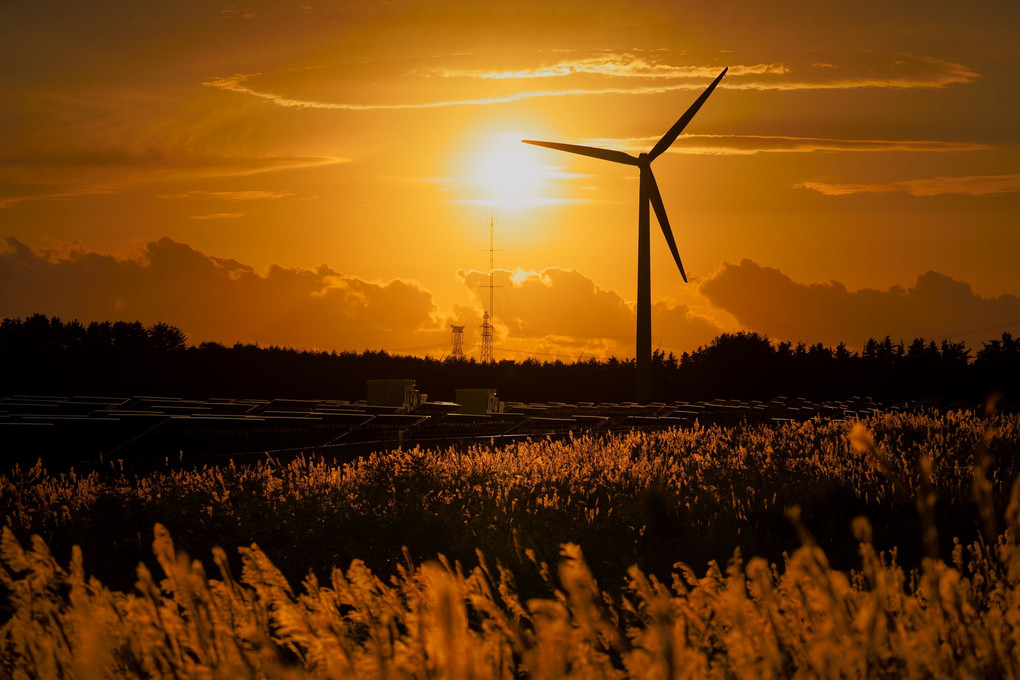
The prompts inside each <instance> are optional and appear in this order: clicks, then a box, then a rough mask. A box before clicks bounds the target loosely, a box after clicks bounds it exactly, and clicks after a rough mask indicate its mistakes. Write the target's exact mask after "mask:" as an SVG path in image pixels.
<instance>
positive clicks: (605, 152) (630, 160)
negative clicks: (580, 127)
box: [521, 139, 638, 165]
mask: <svg viewBox="0 0 1020 680" xmlns="http://www.w3.org/2000/svg"><path fill="white" fill-rule="evenodd" d="M521 141H522V142H524V143H525V144H534V145H535V146H544V147H548V148H550V149H556V150H557V151H569V152H570V153H579V154H581V155H582V156H591V157H592V158H599V159H601V160H604V161H612V162H614V163H624V164H626V165H637V164H638V159H636V158H634V157H633V156H631V155H630V154H627V153H624V152H622V151H613V150H612V149H598V148H595V147H594V146H578V145H577V144H560V143H559V142H536V141H535V140H533V139H522V140H521Z"/></svg>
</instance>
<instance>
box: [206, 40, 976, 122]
mask: <svg viewBox="0 0 1020 680" xmlns="http://www.w3.org/2000/svg"><path fill="white" fill-rule="evenodd" d="M759 57H760V58H759ZM542 58H543V55H542V54H541V53H540V54H538V55H537V56H536V57H534V59H542ZM468 59H472V60H475V61H477V55H464V54H452V55H440V56H437V57H435V58H434V60H433V61H434V62H435V63H434V64H433V65H431V66H428V67H425V68H421V67H417V68H413V69H409V70H407V69H405V70H396V69H397V68H398V66H396V65H387V64H384V63H371V64H368V63H366V64H364V65H363V70H364V71H365V72H371V73H372V76H373V82H374V83H378V82H385V83H387V87H386V88H385V90H384V92H385V95H384V96H385V99H381V98H380V95H379V92H380V89H379V88H378V87H374V86H373V87H365V86H364V83H362V82H360V81H359V77H360V75H362V74H358V73H356V72H352V71H351V70H350V69H349V68H347V67H343V68H340V67H321V68H313V69H297V70H296V69H284V70H280V71H275V72H255V73H237V74H234V75H230V76H224V77H220V78H214V79H211V80H208V81H206V82H204V83H203V84H204V85H206V86H207V87H212V88H216V89H219V90H224V91H228V92H235V93H239V94H245V95H248V96H250V97H255V98H257V99H261V100H263V101H267V102H270V103H272V104H275V105H277V106H281V107H285V108H298V109H325V110H341V111H380V110H401V109H435V108H443V107H450V106H486V105H492V104H501V103H509V102H517V101H524V100H528V99H536V98H546V97H575V96H597V95H617V94H627V95H641V94H662V93H667V92H677V91H684V90H701V89H703V88H704V87H705V86H706V85H708V83H709V82H710V81H711V80H712V79H713V78H715V77H716V76H717V75H718V74H719V72H720V71H721V70H722V68H723V67H724V66H726V65H727V64H728V65H729V68H730V71H729V73H728V75H727V77H726V78H725V79H724V80H723V81H722V83H721V84H720V87H721V88H724V89H735V90H818V89H841V90H845V89H859V88H898V89H911V88H944V87H948V86H950V85H954V84H961V83H970V82H973V81H975V80H977V79H978V78H980V74H978V73H977V72H975V71H974V70H972V69H970V68H968V67H967V66H964V65H962V64H958V63H955V62H952V61H948V60H944V59H939V58H937V57H930V56H923V55H913V54H904V53H899V52H841V53H831V54H829V53H810V52H809V53H775V54H764V55H741V54H735V53H730V52H726V53H711V54H696V53H690V52H671V51H666V50H659V51H655V52H645V53H641V52H637V51H635V52H631V53H605V52H599V53H594V54H592V53H588V54H578V55H573V56H572V58H570V59H560V60H558V61H556V62H554V63H551V64H548V63H544V62H539V63H533V64H528V65H525V66H512V67H508V68H489V69H478V68H466V67H464V66H462V65H461V62H464V61H467V60H468ZM399 68H403V66H402V65H401V66H400V67H399ZM388 69H389V70H388ZM296 71H300V77H299V76H298V75H297V74H296V73H295V72H296ZM536 81H541V82H542V83H548V85H549V86H548V87H542V88H538V89H521V85H523V84H530V83H533V82H536ZM325 83H329V87H328V88H327V87H325V85H324V84H325ZM344 83H348V86H344ZM465 91H470V92H472V93H476V94H474V95H473V96H470V97H464V96H463V92H465ZM326 92H330V93H332V92H344V93H346V94H345V99H343V100H335V99H333V98H331V97H330V96H328V95H326V94H325V93H326ZM358 93H362V94H360V95H359V94H358Z"/></svg>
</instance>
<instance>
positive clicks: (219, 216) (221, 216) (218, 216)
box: [188, 213, 244, 220]
mask: <svg viewBox="0 0 1020 680" xmlns="http://www.w3.org/2000/svg"><path fill="white" fill-rule="evenodd" d="M238 217H244V213H211V214H209V215H190V216H189V217H188V219H189V220H235V219H237V218H238Z"/></svg>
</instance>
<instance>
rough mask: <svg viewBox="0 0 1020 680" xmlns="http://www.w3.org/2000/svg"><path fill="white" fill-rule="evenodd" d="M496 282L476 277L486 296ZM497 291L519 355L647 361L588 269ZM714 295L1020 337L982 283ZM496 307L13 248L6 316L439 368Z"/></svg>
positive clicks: (978, 336)
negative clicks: (368, 353) (401, 357)
mask: <svg viewBox="0 0 1020 680" xmlns="http://www.w3.org/2000/svg"><path fill="white" fill-rule="evenodd" d="M482 276H483V275H482V274H480V273H478V272H468V273H464V272H462V273H461V279H462V281H463V282H464V284H465V286H468V287H469V289H471V290H473V291H475V292H476V293H477V291H479V290H481V289H480V288H478V286H477V285H476V284H478V283H479V282H480V281H481V279H479V277H482ZM484 278H487V276H486V277H484ZM498 278H499V279H500V281H499V282H498V283H500V284H501V285H502V286H503V290H504V292H505V293H506V294H507V295H509V297H507V298H505V299H506V300H507V303H508V304H509V305H511V306H512V307H513V309H512V310H511V311H513V312H515V314H505V313H502V312H501V317H502V318H501V319H500V320H498V323H500V324H501V325H499V326H498V327H497V330H498V333H499V335H498V338H497V339H498V340H499V342H500V343H504V346H506V347H517V348H518V349H519V350H520V351H522V352H523V351H527V350H531V351H534V352H536V353H538V355H539V356H543V355H555V356H561V358H565V359H566V358H571V357H572V358H576V357H577V356H578V355H582V354H583V355H584V356H608V355H610V354H615V355H617V356H632V355H633V340H632V338H633V335H632V334H633V327H634V312H633V308H632V307H631V305H630V304H628V303H627V302H626V301H625V300H624V299H623V298H622V297H621V296H620V295H619V294H618V293H616V292H614V291H610V290H605V289H602V288H599V287H598V286H597V285H596V284H595V283H594V282H593V281H592V280H591V279H590V278H588V277H586V276H584V275H583V274H582V273H580V272H577V271H570V270H562V269H555V268H553V269H548V270H545V271H543V272H539V273H532V274H528V275H526V276H524V277H517V278H513V277H511V275H510V273H509V272H498ZM700 290H701V292H702V294H703V295H704V296H705V297H706V298H707V299H708V300H709V301H710V302H711V303H712V304H713V305H714V306H715V307H717V308H719V309H722V310H725V311H727V312H729V313H731V314H732V315H733V316H734V317H735V318H736V319H737V320H738V322H739V324H740V326H741V327H742V328H745V329H747V330H750V331H756V332H759V333H764V334H767V335H768V336H769V337H770V338H772V339H773V340H790V341H793V342H799V341H803V342H807V343H817V342H821V343H823V344H826V345H830V346H834V345H836V344H838V343H840V342H845V343H847V345H849V346H850V347H860V346H862V345H863V343H864V342H865V340H867V338H869V337H876V338H882V337H884V336H886V335H890V336H891V337H892V338H893V340H894V341H898V340H903V341H905V342H907V343H909V342H910V341H911V340H912V339H914V338H916V337H925V338H927V339H935V340H941V339H944V338H949V339H952V340H954V341H957V342H958V341H964V342H966V343H967V344H968V346H970V347H972V348H974V349H975V350H976V349H980V347H981V343H982V342H983V341H987V340H989V339H992V338H996V337H998V336H999V335H1000V334H1001V333H1002V332H1003V331H1012V332H1014V333H1015V332H1016V331H1017V329H1018V326H1020V298H1018V297H1016V296H1013V295H1001V296H999V297H995V298H983V297H981V296H979V295H976V294H975V293H974V292H973V290H972V289H971V287H970V285H969V284H967V283H965V282H962V281H957V280H954V279H952V278H950V277H948V276H946V275H944V274H939V273H937V272H928V273H925V274H922V275H921V276H919V277H918V279H917V281H916V283H915V284H914V285H913V286H911V287H908V288H903V287H900V286H894V287H892V288H889V289H888V290H885V291H879V290H870V289H862V290H858V291H849V290H847V288H846V287H845V286H843V285H842V284H840V283H838V282H829V283H811V284H805V283H798V282H795V281H793V280H791V279H790V278H789V277H788V276H786V275H784V274H783V273H782V272H780V271H779V270H777V269H772V268H769V267H763V266H761V265H758V264H756V263H754V262H752V261H750V260H744V261H743V262H741V263H740V264H737V265H734V264H725V265H724V266H723V268H722V269H721V270H720V271H719V272H718V273H717V274H716V275H714V276H713V277H711V278H709V279H706V280H705V281H703V282H702V283H701V288H700ZM481 309H482V305H481V301H479V304H478V305H477V308H470V309H466V308H462V307H457V308H456V309H454V310H453V311H452V312H450V313H447V314H445V315H444V314H443V313H441V312H440V311H439V308H438V306H437V304H436V301H435V299H434V296H433V295H432V293H431V292H430V291H428V290H426V289H424V288H423V287H422V286H420V285H419V284H417V283H413V282H407V281H401V280H393V281H389V282H371V281H365V280H363V279H360V278H357V277H354V276H350V275H347V274H343V273H341V272H338V271H336V270H334V269H332V268H330V267H328V266H326V265H320V266H319V267H316V268H312V269H302V268H288V267H282V266H278V265H273V266H271V267H270V268H269V269H268V270H267V271H266V272H265V273H260V272H257V271H255V270H254V269H253V268H252V267H250V266H248V265H245V264H242V263H240V262H237V261H235V260H231V259H221V258H217V257H213V256H209V255H206V254H204V253H202V252H200V251H198V250H195V249H194V248H192V247H190V246H188V245H186V244H182V243H177V242H175V241H172V240H171V239H168V238H164V239H161V240H159V241H155V242H151V243H148V244H147V245H146V246H145V248H144V250H143V251H142V252H141V253H140V255H139V256H138V257H136V258H134V259H117V258H115V257H113V256H110V255H104V254H99V253H94V252H87V251H84V250H81V249H77V250H72V251H71V252H70V254H66V253H65V254H59V255H58V254H56V253H54V252H48V251H43V250H33V249H31V248H29V247H28V246H26V245H24V244H22V243H21V242H19V241H17V240H16V239H13V238H9V239H7V249H6V251H5V252H0V316H3V317H26V316H29V315H31V314H35V313H41V314H46V315H49V316H59V317H61V318H63V319H65V320H70V319H74V318H77V319H79V320H82V321H93V320H119V319H123V320H132V321H133V320H139V321H142V322H143V323H144V324H147V325H148V324H152V323H155V322H157V321H165V322H167V323H171V324H173V325H176V326H178V327H179V328H181V329H182V330H184V331H185V333H187V334H188V336H189V340H190V341H191V342H193V343H198V342H202V341H207V340H211V341H218V342H222V343H225V344H233V343H234V342H258V343H260V344H262V345H272V344H275V345H281V346H293V347H298V348H312V349H327V350H329V349H337V350H345V349H349V350H355V351H360V350H363V349H388V350H391V351H401V350H405V353H417V354H424V353H426V352H428V353H432V354H434V355H440V354H442V353H444V352H445V351H448V348H449V337H450V332H449V326H448V324H449V323H458V324H463V325H465V326H469V327H471V328H472V329H474V328H475V327H477V325H478V323H480V311H481ZM653 331H654V333H655V335H656V338H657V339H661V342H662V344H661V345H660V347H661V349H663V350H664V351H667V352H668V351H673V352H676V353H678V354H679V353H680V352H682V351H685V350H692V349H695V348H696V347H697V346H698V345H704V344H707V343H709V342H710V341H711V340H712V338H713V337H715V336H716V335H718V334H720V333H721V332H723V329H721V328H719V327H718V326H717V325H715V324H714V323H713V322H712V321H710V320H708V319H705V318H702V317H700V316H697V315H695V314H692V313H691V311H690V310H689V309H688V308H687V307H686V306H684V305H667V304H665V303H662V302H660V303H657V304H656V306H655V310H654V329H653ZM657 341H658V340H657ZM468 344H470V341H469V342H468ZM469 354H470V350H469ZM514 356H515V358H522V355H521V354H517V355H514Z"/></svg>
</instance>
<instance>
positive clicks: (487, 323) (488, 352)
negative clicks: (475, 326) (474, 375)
mask: <svg viewBox="0 0 1020 680" xmlns="http://www.w3.org/2000/svg"><path fill="white" fill-rule="evenodd" d="M495 223H496V221H495V220H494V219H493V217H492V215H489V285H487V286H482V288H488V289H489V309H488V310H487V311H486V312H485V314H483V315H482V363H483V364H489V363H492V362H493V358H492V321H493V319H494V311H493V307H492V292H493V289H494V288H497V287H498V286H496V285H495V284H494V283H493V282H492V275H493V271H494V264H493V255H492V254H493V253H494V252H495V251H494V250H493V247H492V245H493V232H494V230H495Z"/></svg>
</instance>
